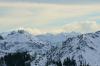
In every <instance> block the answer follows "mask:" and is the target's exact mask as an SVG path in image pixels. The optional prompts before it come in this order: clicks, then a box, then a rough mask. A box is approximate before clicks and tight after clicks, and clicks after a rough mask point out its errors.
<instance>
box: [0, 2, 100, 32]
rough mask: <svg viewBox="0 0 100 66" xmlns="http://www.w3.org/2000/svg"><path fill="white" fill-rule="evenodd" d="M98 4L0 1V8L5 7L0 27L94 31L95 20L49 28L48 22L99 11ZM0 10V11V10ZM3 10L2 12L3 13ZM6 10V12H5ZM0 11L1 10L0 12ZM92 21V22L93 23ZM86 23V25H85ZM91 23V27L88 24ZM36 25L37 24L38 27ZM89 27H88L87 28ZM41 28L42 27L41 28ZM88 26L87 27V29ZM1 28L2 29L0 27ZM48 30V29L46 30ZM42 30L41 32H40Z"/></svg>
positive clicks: (92, 18)
mask: <svg viewBox="0 0 100 66" xmlns="http://www.w3.org/2000/svg"><path fill="white" fill-rule="evenodd" d="M98 6H100V5H99V4H96V5H92V4H91V5H75V4H73V5H66V4H47V3H46V4H44V3H21V2H20V3H11V2H9V3H8V2H6V3H3V2H0V8H1V10H2V8H3V9H7V10H8V11H4V12H5V14H4V15H0V27H1V28H2V27H3V28H4V29H6V30H8V27H11V28H18V27H25V28H26V27H29V28H30V27H32V28H35V29H33V30H32V29H28V30H29V31H32V32H36V33H37V34H40V33H45V32H55V33H58V32H63V31H82V32H87V31H95V30H97V29H98V28H99V25H98V24H97V23H96V22H91V21H90V22H89V23H88V22H77V23H72V22H71V23H70V24H66V25H65V26H59V27H57V26H56V24H58V23H59V24H60V22H62V21H60V22H56V23H55V27H53V28H51V26H49V24H50V23H52V24H53V22H55V21H56V20H60V19H66V23H69V22H67V19H71V20H73V18H76V17H81V18H83V16H86V15H88V14H90V13H95V12H100V7H98ZM1 10H0V11H1ZM4 12H3V13H4ZM6 12H7V13H6ZM1 13H2V12H1ZM99 18H100V17H99V16H96V15H95V16H94V17H92V16H91V18H90V20H95V21H96V19H99ZM93 23H94V24H93ZM86 24H87V25H86ZM89 24H90V25H92V26H91V27H90V26H88V25H89ZM37 26H39V29H36V28H38V27H37ZM94 26H95V27H94ZM88 27H89V28H88ZM42 28H43V29H42ZM49 28H51V29H49ZM87 28H88V29H87ZM0 30H2V29H0ZM48 30H49V31H48ZM41 31H42V32H41Z"/></svg>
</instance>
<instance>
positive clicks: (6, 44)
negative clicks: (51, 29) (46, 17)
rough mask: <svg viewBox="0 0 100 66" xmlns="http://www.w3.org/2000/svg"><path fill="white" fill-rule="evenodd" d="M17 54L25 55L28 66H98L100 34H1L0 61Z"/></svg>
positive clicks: (23, 32)
mask: <svg viewBox="0 0 100 66" xmlns="http://www.w3.org/2000/svg"><path fill="white" fill-rule="evenodd" d="M17 52H20V53H22V52H28V54H29V55H30V56H31V57H32V59H31V61H30V66H100V31H97V32H95V33H86V34H80V33H75V32H72V33H59V34H56V35H55V34H50V33H47V34H43V35H35V36H34V35H32V34H31V33H29V32H27V31H25V30H16V31H11V32H6V33H1V34H0V57H1V58H2V57H4V56H6V55H9V53H12V54H14V53H17ZM33 58H34V59H33ZM69 63H70V64H69ZM2 64H4V63H2ZM71 64H74V65H71ZM2 66H3V65H2Z"/></svg>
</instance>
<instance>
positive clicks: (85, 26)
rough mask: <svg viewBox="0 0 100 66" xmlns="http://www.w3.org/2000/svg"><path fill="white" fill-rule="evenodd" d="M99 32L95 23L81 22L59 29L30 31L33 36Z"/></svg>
mask: <svg viewBox="0 0 100 66" xmlns="http://www.w3.org/2000/svg"><path fill="white" fill-rule="evenodd" d="M98 30H100V24H97V23H96V21H82V22H74V23H69V24H66V25H64V26H62V27H60V28H54V29H45V30H41V29H31V32H32V33H33V34H35V35H36V34H42V33H43V34H44V33H48V32H49V33H54V34H55V33H60V32H72V31H74V32H81V33H89V32H95V31H98Z"/></svg>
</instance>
